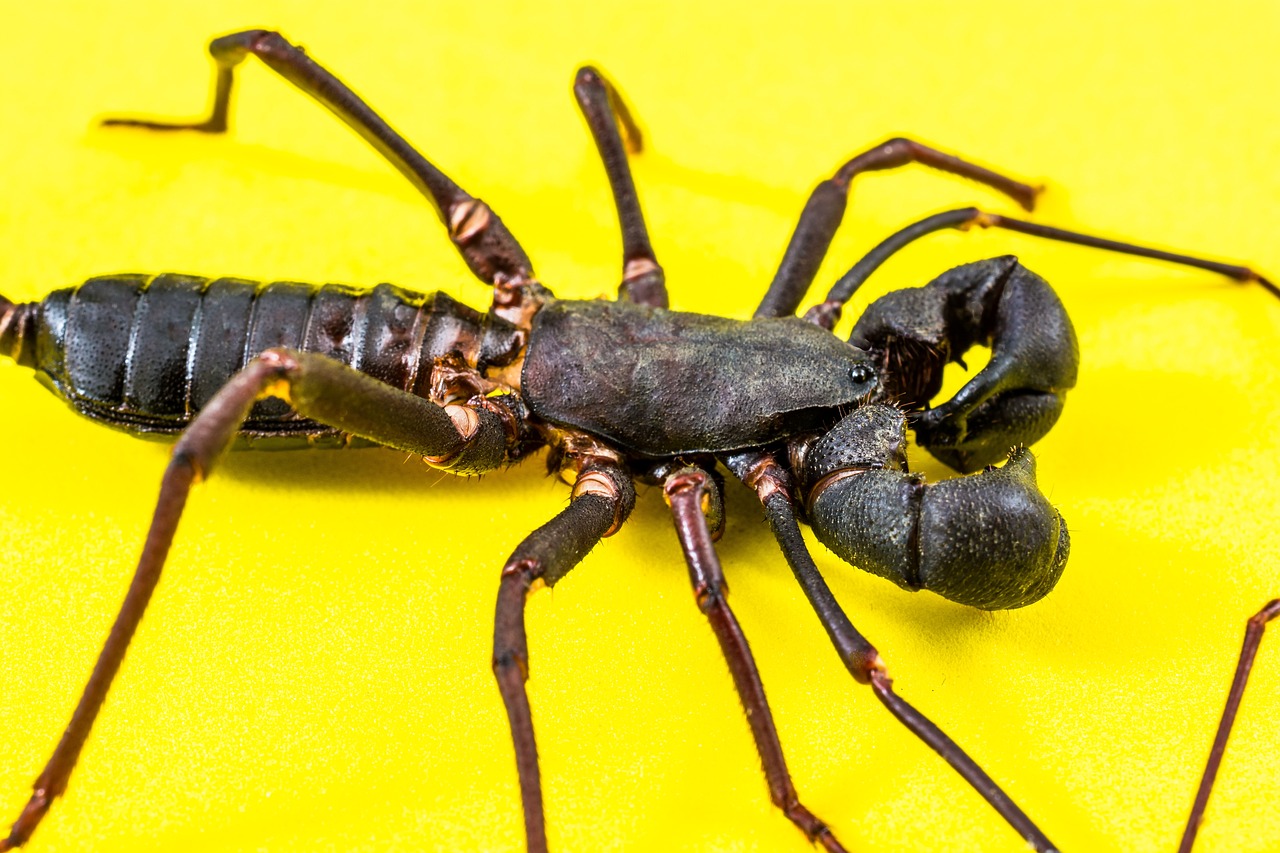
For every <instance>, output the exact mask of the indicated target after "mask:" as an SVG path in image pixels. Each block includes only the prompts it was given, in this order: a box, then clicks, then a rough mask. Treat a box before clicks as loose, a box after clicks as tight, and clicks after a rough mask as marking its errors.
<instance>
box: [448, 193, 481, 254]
mask: <svg viewBox="0 0 1280 853" xmlns="http://www.w3.org/2000/svg"><path fill="white" fill-rule="evenodd" d="M490 215H491V214H490V211H489V205H487V204H485V203H484V202H482V201H481V200H480V199H478V198H470V199H467V200H466V201H464V202H461V203H459V204H458V205H457V206H456V207H454V208H453V209H452V210H451V211H449V233H450V235H451V236H452V237H453V240H454V242H456V243H466V242H467V241H468V240H470V239H471V238H472V237H474V236H476V235H477V234H479V233H480V232H481V231H483V230H484V229H486V228H488V227H489V218H490Z"/></svg>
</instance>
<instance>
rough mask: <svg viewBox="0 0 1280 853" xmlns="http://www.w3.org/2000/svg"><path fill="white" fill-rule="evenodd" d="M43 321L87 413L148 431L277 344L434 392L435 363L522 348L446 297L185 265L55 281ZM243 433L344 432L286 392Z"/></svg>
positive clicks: (497, 324)
mask: <svg viewBox="0 0 1280 853" xmlns="http://www.w3.org/2000/svg"><path fill="white" fill-rule="evenodd" d="M36 329H37V333H36V354H35V356H36V358H35V361H36V363H35V365H34V366H35V368H36V371H37V375H38V376H39V377H40V378H41V379H42V380H43V381H45V382H46V384H48V385H50V386H51V387H52V388H53V389H54V391H55V392H57V393H58V394H59V395H61V396H63V397H65V398H66V399H67V401H68V402H70V403H71V405H72V406H74V407H75V408H76V409H77V410H79V411H80V412H81V413H82V414H85V415H87V416H88V417H91V418H94V419H95V420H99V421H103V422H105V423H108V424H111V425H114V426H118V427H121V428H124V429H127V430H129V431H130V432H136V433H173V432H178V431H180V430H181V429H182V428H183V427H184V426H186V424H187V423H189V422H190V420H191V418H192V417H193V416H194V414H195V413H196V412H198V411H199V410H200V409H201V408H202V407H203V406H204V405H205V404H206V403H208V402H209V400H210V398H212V397H213V395H214V394H215V393H217V391H218V389H219V388H221V387H222V386H223V385H224V384H225V383H226V382H227V380H228V379H230V378H231V377H232V376H233V375H234V374H235V373H236V371H238V370H239V369H240V368H242V367H244V365H245V364H246V363H247V362H248V361H249V360H250V359H251V358H253V357H254V356H256V355H257V354H259V353H261V352H262V351H263V350H265V349H268V348H270V347H275V346H284V347H290V348H293V349H302V350H307V351H309V352H317V353H322V354H324V355H328V356H332V357H333V358H335V359H338V360H339V361H342V362H343V363H345V364H348V365H350V366H352V367H354V368H356V369H357V370H360V371H361V372H363V373H367V374H369V375H370V376H373V377H374V378H376V379H379V380H381V381H383V382H386V383H387V384H389V385H393V386H395V387H397V388H400V389H402V390H405V391H409V392H411V393H418V394H420V395H421V396H426V393H427V390H428V389H427V383H428V382H429V380H430V372H431V371H430V366H431V363H432V360H433V359H435V358H438V357H440V356H443V355H445V354H446V353H449V352H457V353H459V354H461V355H462V356H463V358H465V359H466V361H467V362H468V363H469V364H472V365H477V366H479V367H481V368H483V367H484V366H485V365H486V364H487V363H497V364H501V363H503V362H504V360H509V359H510V358H511V357H513V356H514V355H515V352H514V350H516V349H518V346H519V333H518V332H517V331H516V330H515V329H514V327H513V326H511V325H510V324H509V323H506V321H504V320H502V319H500V318H498V317H495V316H493V315H491V314H481V313H480V312H478V311H476V310H474V309H473V308H470V307H468V306H466V305H463V304H462V303H460V302H457V301H456V300H454V299H453V298H452V297H449V296H447V295H446V294H443V293H434V294H429V295H428V294H421V293H414V292H411V291H407V290H404V289H402V288H399V287H395V286H394V285H390V284H380V285H378V286H377V287H375V288H373V289H372V290H358V289H356V288H352V287H347V286H345V285H339V284H324V285H312V284H302V283H300V282H292V281H277V282H271V283H262V282H256V281H246V280H244V279H236V278H218V279H209V278H201V277H198V276H190V275H177V274H173V273H163V274H161V275H156V276H147V275H135V274H126V275H109V276H100V277H97V278H92V279H89V280H88V281H86V282H85V283H84V284H82V285H80V286H79V287H74V288H66V289H64V290H58V291H55V292H53V293H51V294H49V296H47V297H46V298H45V299H44V300H43V302H41V303H40V306H39V316H38V319H37V324H36ZM242 431H243V432H244V433H247V434H249V435H257V436H268V435H270V436H295V437H304V436H305V437H312V438H314V437H319V436H322V435H330V434H333V431H332V430H328V429H326V428H324V427H321V426H319V425H317V424H314V423H312V422H310V421H306V420H303V419H300V418H298V417H297V416H296V415H294V414H293V413H292V412H291V411H290V409H289V407H288V406H287V405H286V404H285V403H284V402H283V401H280V400H264V401H262V402H260V403H258V404H257V405H256V406H255V407H254V409H253V412H252V413H251V414H250V416H249V419H248V421H246V423H245V425H244V427H243V430H242Z"/></svg>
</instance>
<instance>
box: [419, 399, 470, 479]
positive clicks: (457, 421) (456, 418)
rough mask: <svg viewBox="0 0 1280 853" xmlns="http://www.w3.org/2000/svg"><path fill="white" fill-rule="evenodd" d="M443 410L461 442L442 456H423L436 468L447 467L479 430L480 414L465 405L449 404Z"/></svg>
mask: <svg viewBox="0 0 1280 853" xmlns="http://www.w3.org/2000/svg"><path fill="white" fill-rule="evenodd" d="M444 412H445V414H446V415H448V416H449V419H450V420H451V421H453V428H454V429H456V430H457V431H458V437H459V438H460V439H462V444H461V445H459V447H458V449H457V450H455V451H453V452H452V453H446V454H444V455H443V456H424V457H422V458H423V459H425V460H426V461H427V464H428V465H434V466H436V467H437V468H447V467H448V466H449V463H451V462H452V461H453V460H455V459H457V458H458V454H460V453H461V452H462V451H464V450H466V449H467V445H468V444H470V443H471V439H473V438H475V436H476V433H477V432H479V431H480V416H479V415H477V414H476V413H475V412H474V411H472V410H471V409H469V408H467V407H466V406H456V405H449V406H445V407H444Z"/></svg>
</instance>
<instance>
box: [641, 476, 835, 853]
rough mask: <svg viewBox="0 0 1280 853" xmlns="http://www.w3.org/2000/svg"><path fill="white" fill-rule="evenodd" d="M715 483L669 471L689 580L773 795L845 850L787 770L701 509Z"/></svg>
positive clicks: (815, 833) (805, 825)
mask: <svg viewBox="0 0 1280 853" xmlns="http://www.w3.org/2000/svg"><path fill="white" fill-rule="evenodd" d="M712 488H713V486H712V482H711V478H710V477H709V476H708V475H707V473H706V472H705V471H702V470H701V469H698V468H683V469H680V470H679V471H676V472H675V473H673V474H672V475H671V476H669V477H667V480H666V483H665V485H664V486H663V490H664V492H665V494H666V496H667V501H668V502H669V503H670V504H671V514H672V516H673V517H674V519H675V525H676V534H677V535H678V536H679V538H680V547H681V549H683V550H684V557H685V562H686V563H688V565H689V580H690V581H691V582H692V583H693V591H694V596H695V597H696V599H697V602H698V609H699V610H701V611H702V612H703V613H704V614H706V617H707V621H709V622H710V623H711V628H712V630H714V631H715V633H716V639H717V640H718V641H719V642H720V650H721V651H722V652H723V653H724V657H725V661H726V662H727V663H728V664H729V671H730V673H732V675H733V683H734V686H735V687H736V688H737V690H738V696H739V698H741V700H742V706H743V708H744V709H745V710H746V712H747V722H748V723H750V725H751V734H752V736H753V737H754V738H755V741H756V750H757V751H758V752H759V753H760V762H761V764H763V765H764V775H765V779H766V781H767V782H768V784H769V796H770V799H772V800H773V804H774V805H776V806H777V807H778V808H780V809H782V811H783V813H784V814H786V816H787V817H788V818H790V819H791V822H792V823H794V824H795V825H796V826H798V827H800V830H801V831H802V832H803V833H804V834H805V835H806V836H808V838H809V840H810V841H817V842H820V843H821V844H822V846H823V848H824V849H826V850H828V851H832V853H835V851H843V850H844V848H843V847H842V846H841V845H840V842H839V841H837V840H836V837H835V836H834V835H833V834H832V832H831V829H830V828H829V827H827V825H826V824H825V823H823V822H822V821H821V820H819V819H818V818H817V817H816V816H814V814H813V813H812V812H810V811H809V810H808V809H807V808H805V807H804V805H803V804H802V803H801V802H800V798H799V796H798V795H797V794H796V789H795V786H794V785H792V784H791V774H790V773H789V772H788V771H787V762H786V759H785V758H784V757H783V755H782V744H781V743H780V742H779V740H778V731H777V729H776V728H775V727H774V724H773V714H772V713H771V712H770V711H769V703H768V701H767V700H766V699H765V695H764V685H763V684H762V683H761V681H760V673H759V672H758V671H757V670H756V663H755V660H754V658H752V656H751V649H750V647H748V646H747V638H746V636H745V635H744V634H743V633H742V628H741V627H740V626H739V625H738V620H737V618H735V617H734V615H733V611H732V610H731V609H729V598H728V595H729V587H728V584H726V583H725V579H724V572H723V571H722V570H721V568H720V559H719V558H718V557H717V556H716V552H715V546H714V545H713V544H712V541H711V530H710V528H709V527H708V525H707V519H706V516H704V515H703V509H702V507H703V502H704V500H706V499H708V498H709V496H710V490H711V489H712Z"/></svg>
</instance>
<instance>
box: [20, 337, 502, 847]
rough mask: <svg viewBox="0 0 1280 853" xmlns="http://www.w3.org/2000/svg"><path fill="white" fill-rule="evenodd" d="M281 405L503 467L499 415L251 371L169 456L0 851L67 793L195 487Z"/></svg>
mask: <svg viewBox="0 0 1280 853" xmlns="http://www.w3.org/2000/svg"><path fill="white" fill-rule="evenodd" d="M263 397H283V398H284V399H286V400H288V401H289V402H290V403H291V404H292V405H293V407H294V409H296V410H297V412H298V413H299V414H301V415H302V416H304V417H307V418H311V419H312V420H315V421H318V422H320V423H323V424H326V425H328V426H333V427H337V428H338V429H341V430H343V431H345V432H349V433H352V434H354V435H358V436H361V437H363V438H367V439H370V440H371V441H375V442H377V443H378V444H383V445H386V446H388V447H394V448H397V449H400V450H405V451H408V452H410V453H416V454H420V455H422V456H425V457H427V459H428V461H431V462H433V464H436V465H438V466H440V467H444V468H449V469H451V470H453V471H455V472H457V473H478V472H480V471H484V470H489V469H492V468H495V467H497V466H498V465H499V464H501V463H502V462H503V461H504V459H505V448H506V443H507V435H506V430H505V428H504V427H503V423H502V420H501V419H500V418H499V416H498V415H496V414H494V413H493V412H490V411H488V410H485V409H472V408H468V407H465V406H446V407H443V408H442V407H440V406H437V405H436V404H434V403H432V402H429V401H427V400H424V399H422V398H420V397H415V396H413V395H412V394H408V393H405V392H404V391H399V390H397V389H395V388H392V387H391V386H389V385H384V384H383V383H381V382H378V381H377V380H375V379H371V378H369V377H368V376H365V375H364V374H362V373H359V372H358V371H356V370H354V369H352V368H350V367H347V366H346V365H343V364H341V363H339V362H337V361H334V360H332V359H330V358H326V357H325V356H320V355H314V354H309V353H301V352H295V351H293V350H286V349H271V350H267V351H266V352H264V353H263V354H262V355H260V356H258V357H257V358H255V359H254V360H253V361H251V362H250V363H249V364H248V365H247V366H246V367H245V368H244V370H242V371H240V372H239V373H238V374H236V376H235V377H234V378H233V379H232V380H231V381H230V382H229V383H227V385H226V387H224V388H223V389H222V390H221V391H219V392H218V393H217V394H216V395H215V396H214V397H213V399H212V400H210V401H209V403H208V404H207V405H206V406H205V408H204V409H203V410H202V411H201V412H200V414H199V415H198V416H197V417H196V419H195V420H194V421H192V423H191V426H189V427H188V428H187V429H186V431H185V432H183V434H182V437H181V438H180V439H178V443H177V444H176V445H175V446H174V448H173V455H172V457H171V458H170V461H169V465H168V467H167V468H166V469H165V472H164V477H163V479H162V480H161V481H160V496H159V498H157V500H156V509H155V515H154V516H153V517H152V520H151V528H150V530H149V531H148V532H147V539H146V543H145V544H144V545H143V547H142V555H141V557H140V558H139V559H138V567H137V570H136V571H135V572H134V576H133V581H132V582H131V583H130V585H129V591H128V592H127V593H126V594H125V599H124V604H123V605H122V606H121V608H120V612H119V614H118V615H117V616H116V621H115V623H114V624H113V625H112V626H111V633H110V634H109V635H108V636H107V641H106V643H105V644H104V645H103V648H102V652H101V653H100V654H99V656H98V662H97V663H96V664H95V665H94V668H93V674H92V675H90V676H89V682H88V684H86V685H85V689H84V693H83V694H82V695H81V696H80V702H79V704H77V705H76V709H75V711H74V713H73V714H72V717H71V722H70V723H69V724H68V725H67V728H66V731H65V732H64V733H63V735H62V740H61V741H59V743H58V746H57V748H56V749H54V751H53V755H52V756H51V757H50V758H49V762H48V763H47V764H46V765H45V768H44V771H43V772H42V773H41V774H40V776H39V777H38V778H37V779H36V781H35V784H34V785H33V786H32V788H33V793H32V795H31V798H30V800H28V802H27V805H26V807H25V808H23V810H22V814H21V815H19V817H18V819H17V821H16V822H15V823H14V824H13V828H12V830H11V831H10V833H9V836H8V837H7V838H4V839H0V851H5V850H12V849H14V848H16V847H21V846H22V845H23V844H25V843H26V842H27V840H28V839H29V838H30V837H31V833H32V832H34V831H35V829H36V827H37V826H38V825H39V823H40V821H41V819H42V818H43V817H44V815H45V813H46V812H48V810H49V806H50V805H52V803H53V801H54V799H56V798H57V797H60V796H61V795H62V794H63V792H64V791H65V790H66V788H67V780H68V779H69V778H70V777H71V771H72V770H73V769H74V768H75V765H76V761H77V760H78V759H79V757H80V751H81V749H83V747H84V743H85V739H86V738H88V736H89V731H90V729H91V728H92V727H93V723H94V720H95V719H96V718H97V716H98V711H99V709H100V708H101V707H102V702H103V700H104V699H106V696H107V691H108V690H109V689H110V687H111V682H112V680H113V679H114V678H115V675H116V672H117V671H119V669H120V664H121V662H122V661H123V660H124V656H125V652H126V651H127V650H128V648H129V642H130V640H132V638H133V635H134V632H135V631H136V630H137V628H138V624H139V623H140V622H141V621H142V614H143V613H144V612H145V611H146V608H147V604H148V602H150V600H151V594H152V593H153V592H154V591H155V588H156V584H157V583H159V581H160V574H161V570H162V569H163V568H164V561H165V557H166V556H167V555H168V553H169V546H170V545H171V544H172V542H173V537H174V533H175V532H176V531H177V529H178V522H179V520H180V519H181V517H182V510H183V507H184V506H185V505H186V502H187V496H188V494H189V493H190V491H191V486H192V485H193V484H194V483H196V482H198V481H199V480H201V479H204V478H205V477H208V476H209V474H210V472H211V471H212V470H213V467H214V464H215V463H216V462H217V460H218V458H219V456H221V454H222V453H223V452H224V451H225V450H226V449H227V447H228V446H229V445H230V444H231V441H232V440H233V439H234V438H235V435H236V431H237V430H238V429H239V427H240V424H241V423H243V422H244V420H245V418H246V417H248V415H249V410H250V409H251V408H252V407H253V404H254V403H255V402H256V401H257V400H259V399H261V398H263Z"/></svg>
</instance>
